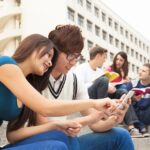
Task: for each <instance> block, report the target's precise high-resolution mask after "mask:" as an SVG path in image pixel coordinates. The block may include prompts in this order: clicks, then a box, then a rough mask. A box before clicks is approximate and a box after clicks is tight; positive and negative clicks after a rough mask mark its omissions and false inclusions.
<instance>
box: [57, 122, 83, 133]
mask: <svg viewBox="0 0 150 150" xmlns="http://www.w3.org/2000/svg"><path fill="white" fill-rule="evenodd" d="M55 125H56V127H57V130H61V131H63V132H64V133H65V134H67V135H69V136H76V135H77V134H78V133H79V132H80V130H81V127H82V125H81V124H79V123H78V122H76V121H74V120H73V121H72V120H65V121H63V120H61V121H60V120H57V121H55Z"/></svg>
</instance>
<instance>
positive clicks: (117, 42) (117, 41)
mask: <svg viewBox="0 0 150 150" xmlns="http://www.w3.org/2000/svg"><path fill="white" fill-rule="evenodd" d="M115 46H116V47H117V48H118V47H119V40H118V39H115Z"/></svg>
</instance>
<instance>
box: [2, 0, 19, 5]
mask: <svg viewBox="0 0 150 150" xmlns="http://www.w3.org/2000/svg"><path fill="white" fill-rule="evenodd" d="M0 1H3V0H0ZM20 5H21V0H16V6H20Z"/></svg>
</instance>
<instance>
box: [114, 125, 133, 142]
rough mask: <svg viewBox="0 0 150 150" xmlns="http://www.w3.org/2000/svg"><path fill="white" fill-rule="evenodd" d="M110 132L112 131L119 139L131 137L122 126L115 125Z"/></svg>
mask: <svg viewBox="0 0 150 150" xmlns="http://www.w3.org/2000/svg"><path fill="white" fill-rule="evenodd" d="M112 132H114V133H115V135H117V136H118V138H119V139H131V137H130V134H129V132H128V131H127V130H126V129H124V128H119V127H116V128H113V129H112Z"/></svg>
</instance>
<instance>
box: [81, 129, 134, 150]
mask: <svg viewBox="0 0 150 150" xmlns="http://www.w3.org/2000/svg"><path fill="white" fill-rule="evenodd" d="M79 143H80V150H134V145H133V142H132V139H131V137H130V135H129V133H128V131H127V130H126V129H123V128H113V129H112V130H109V131H107V132H101V133H89V134H86V135H83V136H80V137H79Z"/></svg>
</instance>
